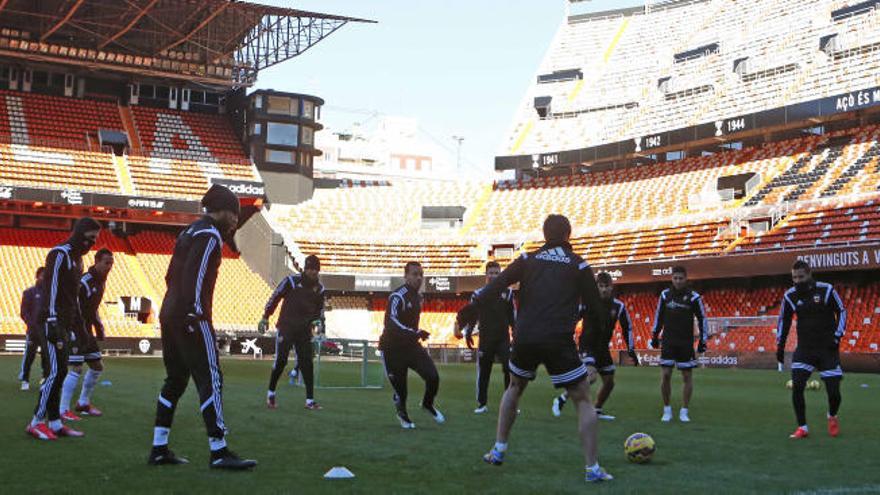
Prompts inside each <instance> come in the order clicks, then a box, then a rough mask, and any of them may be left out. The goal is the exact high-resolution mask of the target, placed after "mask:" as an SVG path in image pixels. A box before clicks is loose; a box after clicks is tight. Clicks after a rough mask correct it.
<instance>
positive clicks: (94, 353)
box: [61, 248, 113, 421]
mask: <svg viewBox="0 0 880 495" xmlns="http://www.w3.org/2000/svg"><path fill="white" fill-rule="evenodd" d="M111 268H113V253H112V252H110V250H109V249H107V248H101V249H99V250H98V252H97V253H95V264H94V265H92V266H91V268H89V271H88V272H87V273H86V274H85V275H83V276H82V278H81V279H80V287H79V308H80V316H81V318H82V324H81V325H77V327H76V328H75V329H74V331H73V332H72V334H71V335H72V336H73V339H72V340H71V342H70V360H69V361H70V369H69V370H68V371H67V377H66V378H64V385H62V388H61V419H63V420H65V421H79V420H80V419H81V418H80V417H79V416H77V415H76V413H74V412H73V411H71V410H70V401H71V399H72V398H73V392H74V391H75V390H76V385H77V382H79V377H80V375H82V365H83V363H86V364H87V365H88V366H89V370H88V371H87V372H86V375H85V378H83V385H82V391H81V392H80V396H79V400H78V401H77V403H76V412H79V413H81V414H84V415H86V416H95V417H97V416H101V415H102V414H103V413H102V412H101V411H100V410H99V409H98V408H96V407H95V406H93V405H92V402H91V397H92V392H93V391H94V390H95V386H96V385H97V384H98V379H99V378H101V373H102V372H103V371H104V363H103V362H102V361H101V349H100V348H99V347H98V341H100V340H104V322H102V321H101V317H100V316H99V315H98V309H99V308H100V307H101V301H102V300H103V298H104V287H105V286H106V285H107V275H109V274H110V269H111ZM93 330H94V333H92V332H93Z"/></svg>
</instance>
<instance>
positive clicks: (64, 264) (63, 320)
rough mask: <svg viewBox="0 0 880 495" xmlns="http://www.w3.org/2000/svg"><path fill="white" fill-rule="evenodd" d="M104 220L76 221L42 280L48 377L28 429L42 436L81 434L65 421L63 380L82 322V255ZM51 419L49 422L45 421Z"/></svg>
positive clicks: (42, 327) (48, 258) (49, 260)
mask: <svg viewBox="0 0 880 495" xmlns="http://www.w3.org/2000/svg"><path fill="white" fill-rule="evenodd" d="M100 231H101V224H99V223H98V222H97V221H95V220H94V219H92V218H89V217H84V218H80V219H79V220H77V221H76V222H75V223H74V224H73V231H72V232H71V235H70V237H69V238H68V239H67V240H66V241H64V242H63V243H61V244H59V245H57V246H55V247H53V248H52V249H51V250H49V254H48V255H47V256H46V264H45V267H46V272H45V274H44V277H43V281H42V283H41V284H40V291H41V292H42V294H43V306H42V308H41V310H40V317H39V325H40V348H42V349H43V352H44V353H46V360H45V366H46V368H47V371H48V373H46V380H45V381H44V382H43V385H42V386H41V387H40V398H39V401H38V402H37V407H36V408H35V410H34V417H33V419H31V422H30V424H29V425H28V427H27V433H28V434H30V435H31V436H32V437H34V438H36V439H39V440H55V439H57V438H58V437H81V436H83V433H82V432H81V431H77V430H74V429H73V428H70V427H69V426H67V425H64V424H62V422H61V411H60V407H59V406H60V402H61V400H60V399H61V384H62V383H63V382H64V378H65V376H66V375H67V363H68V355H69V352H70V347H69V346H70V342H69V341H70V334H71V332H73V331H74V329H75V328H76V325H79V324H81V320H80V314H79V303H78V302H77V297H78V293H79V281H80V278H81V277H82V256H83V254H85V253H87V252H89V250H90V249H92V246H94V245H95V241H96V240H97V238H98V234H99V233H100ZM47 419H48V421H49V424H48V425H46V423H45V421H46V420H47Z"/></svg>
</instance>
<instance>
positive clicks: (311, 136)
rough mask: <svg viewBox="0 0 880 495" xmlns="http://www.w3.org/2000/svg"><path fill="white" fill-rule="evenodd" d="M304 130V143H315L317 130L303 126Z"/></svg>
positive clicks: (308, 144)
mask: <svg viewBox="0 0 880 495" xmlns="http://www.w3.org/2000/svg"><path fill="white" fill-rule="evenodd" d="M302 131H303V135H302V144H304V145H306V146H311V145H313V144H315V130H314V129H312V128H311V127H305V126H303V128H302Z"/></svg>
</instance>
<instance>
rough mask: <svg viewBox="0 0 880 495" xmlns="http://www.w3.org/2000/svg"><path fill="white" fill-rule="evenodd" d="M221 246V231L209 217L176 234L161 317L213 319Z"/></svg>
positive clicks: (166, 277)
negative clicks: (188, 316) (189, 316)
mask: <svg viewBox="0 0 880 495" xmlns="http://www.w3.org/2000/svg"><path fill="white" fill-rule="evenodd" d="M222 249H223V239H222V237H221V236H220V231H219V230H217V226H216V225H215V224H214V220H213V219H212V218H211V217H209V216H204V217H202V218H200V219H199V220H197V221H195V222H193V223H192V224H190V226H189V227H187V228H186V229H185V230H184V231H183V232H181V233H180V235H179V236H177V242H175V244H174V254H173V255H172V256H171V262H170V263H169V264H168V272H167V273H166V274H165V283H166V284H167V286H168V290H167V291H166V292H165V299H164V300H163V302H162V312H161V315H160V318H162V319H167V318H174V319H182V318H185V317H186V316H187V315H189V314H191V315H194V316H195V317H197V318H200V319H204V320H208V321H210V320H211V314H212V313H211V309H212V305H213V301H214V284H215V283H216V282H217V273H218V271H219V269H220V260H221V258H222V251H221V250H222Z"/></svg>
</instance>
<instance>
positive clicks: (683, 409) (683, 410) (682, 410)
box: [679, 407, 688, 414]
mask: <svg viewBox="0 0 880 495" xmlns="http://www.w3.org/2000/svg"><path fill="white" fill-rule="evenodd" d="M687 413H688V408H686V407H682V408H681V412H680V413H679V414H687Z"/></svg>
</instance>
